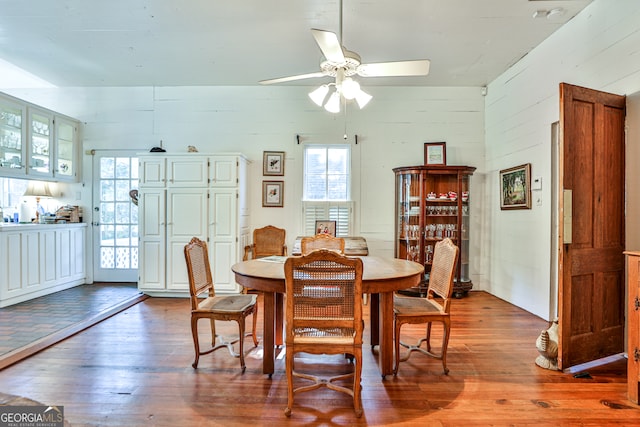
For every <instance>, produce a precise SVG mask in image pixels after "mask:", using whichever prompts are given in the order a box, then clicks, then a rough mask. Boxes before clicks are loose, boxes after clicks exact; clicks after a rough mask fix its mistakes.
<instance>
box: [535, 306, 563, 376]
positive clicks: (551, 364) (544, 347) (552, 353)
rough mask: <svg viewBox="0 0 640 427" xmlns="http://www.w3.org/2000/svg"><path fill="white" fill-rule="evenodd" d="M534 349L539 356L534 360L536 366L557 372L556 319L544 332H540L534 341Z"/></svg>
mask: <svg viewBox="0 0 640 427" xmlns="http://www.w3.org/2000/svg"><path fill="white" fill-rule="evenodd" d="M536 348H537V349H538V352H539V353H540V355H539V356H538V357H537V358H536V365H538V366H540V367H541V368H545V369H551V370H553V371H557V370H558V318H557V317H556V318H555V319H554V320H553V323H552V324H551V326H550V327H549V329H547V330H546V331H542V332H540V336H538V338H537V339H536Z"/></svg>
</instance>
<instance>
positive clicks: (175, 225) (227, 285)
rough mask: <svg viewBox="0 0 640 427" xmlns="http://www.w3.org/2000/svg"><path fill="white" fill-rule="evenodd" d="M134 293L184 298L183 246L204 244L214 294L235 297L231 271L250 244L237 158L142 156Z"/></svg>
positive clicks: (243, 163) (242, 166)
mask: <svg viewBox="0 0 640 427" xmlns="http://www.w3.org/2000/svg"><path fill="white" fill-rule="evenodd" d="M139 161H140V165H139V166H140V167H139V170H140V188H139V196H138V198H139V205H138V206H139V216H138V217H139V230H140V245H139V251H140V254H139V259H140V262H139V275H140V277H139V281H138V289H140V290H141V291H142V292H144V293H146V294H148V295H152V296H188V294H189V280H188V275H187V268H186V263H185V259H184V246H185V245H186V244H187V243H189V241H190V240H191V238H193V237H197V238H199V239H201V240H204V241H206V242H207V245H208V249H209V261H210V264H211V270H212V274H213V282H214V284H215V289H216V292H220V293H238V292H240V287H239V286H238V285H237V284H236V283H235V279H234V276H233V274H231V266H232V265H233V264H235V263H236V262H238V261H240V260H241V259H242V251H243V248H244V245H245V243H246V242H247V241H248V239H249V210H248V207H247V200H248V197H247V194H246V171H247V162H248V161H247V159H246V158H245V157H244V156H242V155H240V154H201V153H190V154H166V153H162V154H160V153H159V154H153V155H148V154H146V155H140V156H139Z"/></svg>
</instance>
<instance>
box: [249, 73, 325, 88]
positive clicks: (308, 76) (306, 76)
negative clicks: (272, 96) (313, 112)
mask: <svg viewBox="0 0 640 427" xmlns="http://www.w3.org/2000/svg"><path fill="white" fill-rule="evenodd" d="M324 75H325V74H324V73H323V72H322V71H317V72H315V73H309V74H299V75H297V76H288V77H279V78H277V79H270V80H260V81H259V82H258V83H260V84H261V85H272V84H274V83H284V82H291V81H294V80H302V79H311V78H314V77H324Z"/></svg>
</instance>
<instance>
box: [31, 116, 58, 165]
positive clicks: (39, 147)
mask: <svg viewBox="0 0 640 427" xmlns="http://www.w3.org/2000/svg"><path fill="white" fill-rule="evenodd" d="M28 111H29V114H28V117H29V120H28V128H27V138H28V141H29V145H28V147H29V151H28V153H27V154H28V162H29V169H28V171H27V174H29V175H33V176H34V177H37V178H52V177H53V168H52V166H51V165H52V163H53V150H52V145H53V144H52V141H53V114H51V113H48V112H47V111H45V110H40V109H36V108H29V109H28Z"/></svg>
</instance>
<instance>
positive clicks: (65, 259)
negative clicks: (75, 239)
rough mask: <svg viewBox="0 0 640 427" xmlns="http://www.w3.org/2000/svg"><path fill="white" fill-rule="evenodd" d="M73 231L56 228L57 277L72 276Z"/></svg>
mask: <svg viewBox="0 0 640 427" xmlns="http://www.w3.org/2000/svg"><path fill="white" fill-rule="evenodd" d="M70 247H71V232H70V231H69V230H68V229H62V230H56V252H57V254H58V255H57V259H56V273H57V274H56V278H57V279H58V280H66V279H70V278H71V271H72V268H71V250H70Z"/></svg>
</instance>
